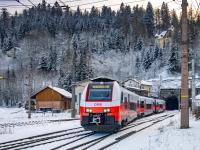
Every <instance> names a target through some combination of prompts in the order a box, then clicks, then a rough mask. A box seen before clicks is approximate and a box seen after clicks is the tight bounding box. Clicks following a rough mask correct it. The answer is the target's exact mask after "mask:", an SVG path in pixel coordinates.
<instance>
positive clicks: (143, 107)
mask: <svg viewBox="0 0 200 150" xmlns="http://www.w3.org/2000/svg"><path fill="white" fill-rule="evenodd" d="M164 110H165V101H164V100H158V99H156V100H155V99H153V98H148V97H143V96H139V95H137V94H135V93H133V92H131V91H129V90H127V89H125V88H123V87H121V86H120V85H119V84H118V83H117V82H116V81H115V80H114V79H111V78H107V77H99V78H96V79H93V80H91V82H90V83H89V84H88V85H87V86H86V87H85V89H84V91H83V93H82V97H81V105H80V121H81V126H82V127H83V128H84V129H85V130H91V131H96V132H99V131H117V130H118V129H119V128H121V127H123V126H125V125H126V124H127V123H128V122H130V121H133V120H134V119H136V118H140V117H143V116H146V115H151V114H153V113H156V112H163V111H164Z"/></svg>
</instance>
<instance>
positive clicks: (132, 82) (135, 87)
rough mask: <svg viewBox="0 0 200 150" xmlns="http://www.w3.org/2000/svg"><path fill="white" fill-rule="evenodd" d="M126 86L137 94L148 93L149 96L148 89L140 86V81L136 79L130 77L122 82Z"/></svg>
mask: <svg viewBox="0 0 200 150" xmlns="http://www.w3.org/2000/svg"><path fill="white" fill-rule="evenodd" d="M122 84H123V85H124V87H125V88H127V89H129V90H130V91H133V92H135V93H136V94H140V95H146V96H148V95H149V94H148V90H146V88H145V89H141V88H140V82H139V81H137V80H136V79H128V80H126V81H124V82H123V83H122Z"/></svg>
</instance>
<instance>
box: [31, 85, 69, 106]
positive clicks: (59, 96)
mask: <svg viewBox="0 0 200 150" xmlns="http://www.w3.org/2000/svg"><path fill="white" fill-rule="evenodd" d="M52 91H53V94H52ZM52 97H53V109H61V110H67V109H71V101H72V94H71V93H69V92H68V91H66V90H64V89H61V88H57V87H52V86H47V87H46V88H44V89H42V90H41V91H39V92H37V93H36V94H34V95H32V96H31V99H36V110H40V109H41V108H52Z"/></svg>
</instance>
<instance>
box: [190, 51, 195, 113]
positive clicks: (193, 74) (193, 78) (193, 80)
mask: <svg viewBox="0 0 200 150" xmlns="http://www.w3.org/2000/svg"><path fill="white" fill-rule="evenodd" d="M195 94H196V93H195V69H194V54H192V105H191V106H192V110H191V111H194V109H195Z"/></svg>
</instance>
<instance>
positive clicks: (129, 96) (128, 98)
mask: <svg viewBox="0 0 200 150" xmlns="http://www.w3.org/2000/svg"><path fill="white" fill-rule="evenodd" d="M128 102H130V95H129V94H128Z"/></svg>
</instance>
